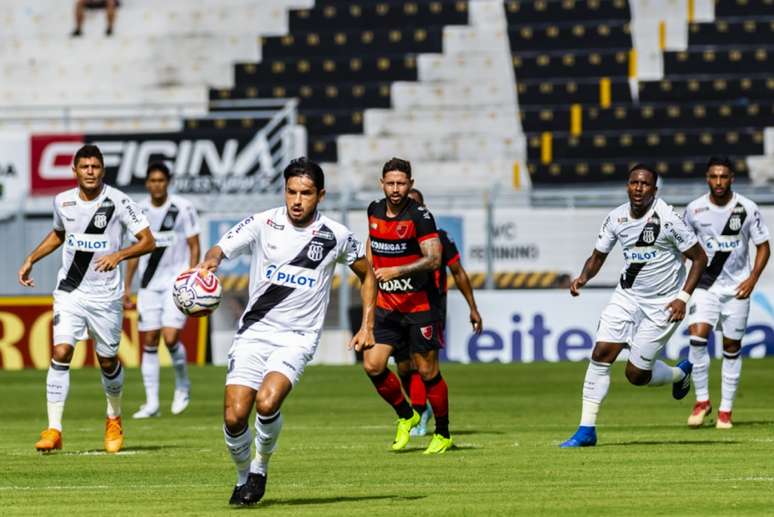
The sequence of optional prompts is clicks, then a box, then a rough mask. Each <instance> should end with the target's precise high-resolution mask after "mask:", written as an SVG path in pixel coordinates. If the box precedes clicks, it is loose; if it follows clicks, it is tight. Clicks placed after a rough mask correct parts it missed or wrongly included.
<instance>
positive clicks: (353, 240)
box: [336, 231, 365, 266]
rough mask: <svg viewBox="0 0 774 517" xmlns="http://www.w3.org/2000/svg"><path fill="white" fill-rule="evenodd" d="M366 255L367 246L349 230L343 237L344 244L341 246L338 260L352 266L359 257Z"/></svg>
mask: <svg viewBox="0 0 774 517" xmlns="http://www.w3.org/2000/svg"><path fill="white" fill-rule="evenodd" d="M364 256H365V246H363V243H362V242H361V241H360V239H358V238H357V237H355V235H354V234H353V233H352V232H350V231H348V232H347V234H346V237H345V238H344V239H343V242H342V246H341V247H340V248H339V256H338V257H337V258H336V261H337V262H339V263H341V264H346V265H348V266H351V265H352V264H354V263H355V261H357V259H359V258H361V257H364Z"/></svg>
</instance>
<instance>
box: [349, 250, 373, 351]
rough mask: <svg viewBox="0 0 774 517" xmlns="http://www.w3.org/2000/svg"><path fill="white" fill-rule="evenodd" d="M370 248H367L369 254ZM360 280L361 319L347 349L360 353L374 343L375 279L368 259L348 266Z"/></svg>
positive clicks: (360, 259) (361, 258)
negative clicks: (358, 327)
mask: <svg viewBox="0 0 774 517" xmlns="http://www.w3.org/2000/svg"><path fill="white" fill-rule="evenodd" d="M370 249H371V248H370V247H369V248H368V250H369V251H367V252H366V253H369V252H370ZM349 267H350V269H352V271H353V272H354V273H355V274H356V275H357V277H358V278H359V279H360V298H361V300H362V302H363V319H362V321H361V322H360V330H358V332H357V334H355V335H354V336H353V337H352V339H351V340H350V342H349V346H348V347H347V348H349V349H350V350H352V349H353V348H354V349H355V351H357V352H360V351H361V350H365V349H366V348H371V347H372V346H374V344H375V343H376V339H375V338H374V322H375V320H376V277H375V276H374V270H373V268H372V267H371V263H370V262H369V260H368V258H366V257H360V258H359V259H357V260H356V261H355V262H353V263H352V265H351V266H349Z"/></svg>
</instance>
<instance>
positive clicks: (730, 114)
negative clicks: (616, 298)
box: [505, 0, 774, 184]
mask: <svg viewBox="0 0 774 517" xmlns="http://www.w3.org/2000/svg"><path fill="white" fill-rule="evenodd" d="M698 3H699V2H696V4H698ZM505 4H506V12H507V13H508V20H509V36H510V40H511V48H512V50H513V64H514V69H515V71H516V76H517V79H518V81H517V87H518V92H519V102H520V104H521V107H522V111H521V118H522V124H523V127H524V130H525V132H526V133H527V135H528V138H529V169H530V172H531V174H532V177H533V181H534V182H535V184H554V183H568V182H573V181H578V180H582V181H584V182H589V181H597V182H599V181H609V180H610V179H611V178H613V177H621V175H622V174H623V173H624V172H625V171H626V170H627V168H628V167H629V166H630V165H631V164H632V163H634V162H637V161H647V162H655V165H656V166H657V168H658V170H659V172H661V173H663V174H665V175H667V176H668V177H674V178H695V177H697V176H701V175H702V174H703V172H704V171H703V164H704V162H705V161H706V156H707V155H709V154H712V153H713V152H717V151H718V149H723V150H724V152H728V153H729V154H731V155H732V156H733V157H734V158H735V159H736V161H737V162H736V164H737V169H738V172H740V173H742V174H746V172H747V165H746V162H745V157H746V156H749V155H760V154H762V151H763V128H764V127H765V126H766V125H770V124H771V120H772V115H773V114H774V111H772V110H773V109H774V103H772V102H771V94H772V91H774V90H772V88H774V82H772V81H771V79H770V78H769V77H768V74H767V70H771V66H772V62H771V60H772V50H774V17H772V16H773V15H774V8H773V7H772V2H771V0H720V1H718V2H717V3H716V5H715V6H710V7H709V8H706V9H705V11H707V12H705V13H702V14H703V16H704V17H705V18H706V17H713V19H712V20H711V21H698V20H695V16H694V15H693V14H692V13H691V12H689V11H688V10H686V6H688V8H689V9H690V8H691V6H693V5H694V2H655V1H651V2H646V1H643V0H634V1H632V2H629V3H627V2H626V1H624V0H588V1H585V2H576V1H571V0H561V1H538V2H518V1H506V3H505ZM645 4H649V5H645ZM670 6H671V7H670ZM630 7H632V9H630ZM645 7H647V8H648V9H646V8H645ZM711 7H714V13H713V12H712V11H713V9H712V8H711ZM669 8H672V9H674V8H677V9H682V11H683V12H684V13H685V14H684V15H683V20H684V21H685V25H686V31H685V35H686V41H685V48H683V49H680V50H670V49H669V47H670V45H667V43H668V40H671V39H677V40H678V41H677V43H673V44H671V46H672V47H680V45H681V43H680V41H679V39H680V38H679V34H680V31H679V27H677V29H678V30H671V29H669V30H668V29H667V27H666V25H665V22H664V20H663V18H664V17H666V16H667V15H668V14H669V13H668V9H669ZM659 10H660V11H659ZM654 12H656V13H660V14H659V15H656V14H653V13H654ZM707 13H708V14H707ZM635 14H639V15H640V16H644V17H647V16H660V17H661V19H655V26H656V27H657V31H658V30H660V31H661V34H658V32H657V33H656V34H655V37H656V40H655V44H656V45H657V46H658V51H659V53H661V51H664V52H663V59H659V60H658V61H656V63H655V64H656V66H655V67H651V68H654V69H653V70H649V71H647V73H644V74H643V73H641V71H638V68H641V65H642V63H647V61H644V60H643V59H641V57H642V56H641V55H640V54H643V53H646V52H645V51H646V50H647V49H643V48H641V47H642V45H640V48H636V49H635V48H633V44H632V39H631V37H630V33H631V29H630V27H631V26H632V23H633V22H637V20H632V16H633V15H635ZM678 18H679V17H678ZM649 21H654V20H645V23H639V24H637V23H635V24H636V25H637V26H640V27H642V26H647V22H649ZM679 21H680V20H679V19H678V22H679ZM671 23H672V24H673V25H679V23H675V21H674V20H672V22H671ZM673 32H677V34H678V37H677V38H671V37H670V38H667V35H668V34H672V33H673ZM642 39H643V38H641V37H640V38H638V37H635V38H634V41H635V43H636V42H638V41H641V40H642ZM643 76H645V77H646V78H647V77H648V76H650V77H652V78H657V79H658V80H644V79H643Z"/></svg>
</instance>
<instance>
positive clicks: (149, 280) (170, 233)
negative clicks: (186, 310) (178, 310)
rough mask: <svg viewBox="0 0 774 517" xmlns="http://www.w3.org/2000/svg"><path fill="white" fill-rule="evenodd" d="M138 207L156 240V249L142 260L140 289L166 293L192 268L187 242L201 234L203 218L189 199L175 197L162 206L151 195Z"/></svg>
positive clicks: (172, 196)
mask: <svg viewBox="0 0 774 517" xmlns="http://www.w3.org/2000/svg"><path fill="white" fill-rule="evenodd" d="M138 205H139V207H140V210H142V213H143V214H145V216H146V217H147V218H148V222H149V223H150V229H151V232H153V237H154V238H155V239H156V249H155V250H153V251H152V252H151V253H148V254H147V255H143V256H142V257H140V267H139V273H140V289H151V290H154V291H165V290H167V289H169V288H171V287H172V284H173V283H174V282H175V278H176V277H177V275H178V274H180V273H181V272H182V271H184V270H186V269H188V268H189V267H190V257H191V254H190V250H189V249H188V242H187V239H188V238H189V237H193V236H195V235H199V233H200V232H201V230H200V228H199V216H198V215H197V213H196V208H194V206H193V205H192V204H191V203H190V202H189V201H188V200H186V199H183V198H182V197H180V196H175V195H170V196H168V197H167V200H166V201H165V202H164V204H163V205H161V206H154V205H153V203H152V202H151V198H150V196H148V197H147V198H145V199H143V200H142V201H140V202H139V203H138Z"/></svg>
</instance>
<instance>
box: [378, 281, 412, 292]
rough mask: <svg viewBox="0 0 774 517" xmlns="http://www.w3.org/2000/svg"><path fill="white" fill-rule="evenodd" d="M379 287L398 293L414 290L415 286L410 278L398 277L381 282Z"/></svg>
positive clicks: (385, 290)
mask: <svg viewBox="0 0 774 517" xmlns="http://www.w3.org/2000/svg"><path fill="white" fill-rule="evenodd" d="M379 289H380V290H382V291H384V292H385V293H397V292H404V291H413V290H414V286H413V284H412V283H411V279H410V278H396V279H394V280H387V281H386V282H379Z"/></svg>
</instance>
